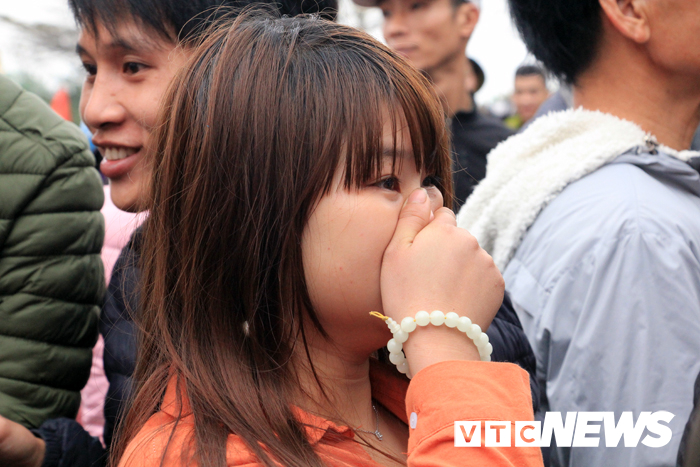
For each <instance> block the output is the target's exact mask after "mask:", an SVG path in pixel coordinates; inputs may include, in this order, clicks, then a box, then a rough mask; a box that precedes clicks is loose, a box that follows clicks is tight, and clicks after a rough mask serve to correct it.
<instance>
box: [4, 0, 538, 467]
mask: <svg viewBox="0 0 700 467" xmlns="http://www.w3.org/2000/svg"><path fill="white" fill-rule="evenodd" d="M250 3H255V4H267V3H270V2H266V1H262V2H261V1H251V2H248V1H245V0H238V1H227V0H174V1H166V0H140V1H137V0H129V1H123V0H70V1H69V5H70V7H71V9H72V11H73V13H74V15H75V18H76V20H77V22H78V23H79V24H80V25H81V36H80V39H79V42H78V48H77V50H78V52H79V55H80V58H81V60H82V62H83V66H84V67H85V71H86V80H85V84H84V86H83V92H82V95H81V103H80V111H81V117H82V119H83V121H85V122H86V124H87V125H88V126H89V128H90V130H91V131H92V133H93V142H94V143H95V144H96V146H97V148H98V150H99V151H100V153H101V154H102V155H103V157H104V160H103V162H102V164H101V165H100V167H101V169H102V172H103V174H104V175H106V176H107V177H109V179H110V189H111V190H110V191H111V197H112V201H113V203H114V205H115V206H116V207H118V208H119V209H122V210H125V211H140V210H141V209H142V203H141V201H142V196H143V194H144V189H145V187H144V184H143V181H144V173H145V169H144V168H143V165H142V163H141V157H142V155H143V149H144V148H145V146H146V145H147V142H148V139H149V135H150V132H151V130H152V128H153V125H154V124H155V120H156V114H157V112H158V104H159V101H160V98H161V96H162V94H163V93H164V92H165V90H166V88H167V87H168V84H169V83H170V80H171V78H172V76H173V75H174V74H175V72H176V71H177V70H178V69H179V68H180V67H181V66H182V65H183V64H184V63H185V61H186V59H187V56H188V55H189V49H188V46H187V44H188V43H189V41H190V40H192V39H193V37H194V36H195V35H196V33H197V32H198V30H199V28H201V27H202V26H203V25H206V24H208V21H209V20H210V19H212V8H216V7H217V6H220V5H224V6H228V7H244V6H245V5H248V4H250ZM274 5H275V6H276V7H277V8H278V9H279V11H280V13H281V14H286V15H294V14H298V13H316V12H322V15H323V16H324V17H326V18H328V19H333V18H334V17H335V14H336V11H337V3H336V2H335V1H334V0H327V1H320V2H317V1H313V2H310V3H306V2H297V1H295V0H285V1H282V2H279V1H277V2H274ZM221 13H223V10H222V11H220V12H219V14H221ZM178 42H182V44H183V45H181V46H178ZM2 95H3V96H5V95H6V94H2ZM8 95H9V94H8ZM56 118H58V117H56ZM85 146H86V147H87V144H86V143H85ZM93 164H94V161H93ZM51 180H53V179H51ZM97 180H98V182H99V178H98V179H97ZM4 186H5V185H2V186H0V189H1V188H3V187H4ZM99 191H100V192H102V189H101V184H100V189H99ZM83 201H84V202H88V201H90V199H89V198H87V197H86V199H85V200H83ZM98 201H99V202H98V203H97V208H96V209H97V210H99V208H100V207H101V206H102V196H101V195H99V197H98ZM95 215H96V216H99V213H96V214H95ZM100 219H101V216H100ZM140 235H141V230H139V229H137V230H136V232H135V233H134V236H133V237H132V239H131V240H130V242H129V244H128V245H127V246H126V247H125V248H124V250H123V251H122V252H121V254H120V256H119V258H118V259H117V262H116V264H115V267H114V272H113V274H112V277H111V280H110V283H109V287H108V291H107V295H106V298H105V304H104V307H103V310H102V314H101V315H100V318H99V319H100V333H101V334H102V336H103V337H104V341H105V351H104V355H105V357H104V367H105V372H106V374H107V378H108V379H109V382H110V386H109V390H108V394H107V398H106V401H105V429H104V441H105V444H106V446H107V449H109V448H110V445H111V442H112V436H113V433H114V428H115V426H116V425H117V423H118V420H119V417H120V416H121V414H122V413H123V411H124V410H125V407H124V404H125V402H126V401H127V399H128V395H129V391H130V387H131V382H130V380H131V374H132V372H133V369H134V366H135V358H136V343H135V334H136V329H135V327H134V325H133V316H132V313H133V312H134V311H135V310H136V308H137V304H138V301H139V297H138V290H139V276H140V273H139V270H138V261H139V251H140V244H141V240H140ZM103 237H104V231H103V230H102V231H101V232H100V237H99V238H100V239H101V238H103ZM95 245H96V247H97V250H96V253H95V259H96V260H97V261H98V262H99V261H100V259H99V253H100V248H99V247H100V246H101V245H102V243H101V242H100V243H99V244H97V243H96V244H95ZM98 276H99V281H98V283H101V284H102V286H101V287H102V289H101V290H104V284H103V281H104V277H105V276H104V273H103V272H102V271H100V274H99V275H98ZM76 283H77V284H82V283H80V282H79V281H77V280H74V281H73V283H72V285H73V286H74V285H75V284H76ZM100 301H101V300H100ZM89 316H90V318H91V319H93V320H96V319H97V316H98V313H95V312H91V313H90V314H89ZM94 337H95V336H93V340H91V341H90V342H89V344H86V353H85V359H84V360H85V365H86V366H85V370H84V379H87V376H88V371H89V366H90V363H89V360H90V348H91V347H92V345H94ZM81 343H82V342H81ZM533 360H534V357H533ZM69 376H71V377H73V376H74V375H72V374H71V375H69ZM83 384H84V381H83V383H81V384H80V385H78V384H77V383H76V384H75V386H76V389H75V393H76V395H75V408H74V409H73V413H66V415H70V416H74V415H75V411H77V406H78V404H79V397H78V391H79V389H80V388H81V387H82V385H83ZM44 418H46V417H44ZM39 423H41V421H39ZM35 433H36V435H37V436H35V435H34V434H32V432H30V431H28V430H27V429H26V428H24V427H23V426H21V425H19V424H17V423H14V422H12V421H10V420H7V419H4V418H2V417H0V465H2V466H3V467H5V466H7V467H13V466H22V467H24V466H37V467H39V466H43V467H54V466H58V467H63V466H65V467H68V466H70V467H83V466H85V467H87V466H91V467H93V466H100V465H103V464H104V463H105V462H106V459H107V457H106V453H105V449H104V448H103V447H102V444H101V443H100V441H99V439H98V438H96V437H95V438H93V437H91V436H90V435H89V434H88V433H87V432H86V431H85V430H84V429H83V428H82V427H81V426H80V425H79V424H78V423H76V422H75V421H74V420H69V419H66V418H55V419H50V420H47V421H46V422H44V423H43V424H42V425H41V427H39V428H38V429H37V430H35ZM44 452H45V455H43V453H44ZM38 453H40V454H41V455H38Z"/></svg>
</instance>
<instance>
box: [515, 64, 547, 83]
mask: <svg viewBox="0 0 700 467" xmlns="http://www.w3.org/2000/svg"><path fill="white" fill-rule="evenodd" d="M515 76H516V77H517V76H539V77H540V78H542V80H543V81H547V78H546V76H545V74H544V70H543V69H542V68H540V67H538V66H537V65H522V66H519V67H518V69H517V70H515Z"/></svg>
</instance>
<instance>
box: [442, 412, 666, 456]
mask: <svg viewBox="0 0 700 467" xmlns="http://www.w3.org/2000/svg"><path fill="white" fill-rule="evenodd" d="M673 417H674V415H673V414H672V413H670V412H666V411H658V412H642V413H640V414H639V418H638V419H637V423H636V424H635V423H634V419H633V415H632V412H622V415H621V416H620V419H619V421H618V422H617V423H615V413H614V412H567V413H566V421H565V422H564V421H562V417H561V413H560V412H547V413H546V414H545V418H544V423H542V422H540V421H536V422H533V421H523V422H517V421H516V422H510V421H463V422H455V447H481V446H482V445H483V446H487V447H492V446H493V447H506V446H513V440H512V439H511V438H512V437H514V438H515V446H516V447H528V446H537V447H543V446H551V445H552V437H554V439H555V440H556V445H557V446H559V447H598V446H599V445H600V441H601V438H600V429H601V427H602V428H603V429H604V431H605V437H604V440H605V446H606V447H616V446H617V445H618V444H619V443H620V440H621V439H624V446H625V447H636V446H637V445H638V444H639V442H640V439H641V442H642V444H643V445H645V446H649V447H652V448H660V447H663V446H665V445H667V444H668V443H669V442H670V441H671V436H672V435H673V432H672V431H671V428H669V427H668V426H667V425H664V424H663V423H669V422H670V421H671V420H672V419H673ZM601 422H602V425H601V424H600V423H601ZM513 425H515V427H513ZM513 428H515V429H513ZM645 430H646V431H648V434H647V435H646V436H645V437H644V438H642V435H643V434H644V432H645ZM482 432H483V437H484V440H483V441H484V442H483V443H482ZM511 435H512V436H511Z"/></svg>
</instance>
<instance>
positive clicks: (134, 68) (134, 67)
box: [124, 62, 146, 75]
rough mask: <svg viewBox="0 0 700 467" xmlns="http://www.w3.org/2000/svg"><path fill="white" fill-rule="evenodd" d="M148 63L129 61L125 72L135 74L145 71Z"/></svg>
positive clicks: (125, 66)
mask: <svg viewBox="0 0 700 467" xmlns="http://www.w3.org/2000/svg"><path fill="white" fill-rule="evenodd" d="M144 68H146V65H143V64H141V63H136V62H127V63H125V64H124V73H126V74H128V75H135V74H136V73H138V72H139V71H143V69H144Z"/></svg>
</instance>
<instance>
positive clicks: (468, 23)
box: [455, 2, 479, 40]
mask: <svg viewBox="0 0 700 467" xmlns="http://www.w3.org/2000/svg"><path fill="white" fill-rule="evenodd" d="M455 13H456V19H457V24H458V25H459V32H460V35H461V36H462V38H463V39H467V40H469V38H470V37H471V35H472V33H473V32H474V28H475V27H476V23H477V22H479V9H478V8H477V7H476V5H474V4H473V3H472V2H462V3H461V4H460V5H459V6H458V7H457V11H456V12H455Z"/></svg>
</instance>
